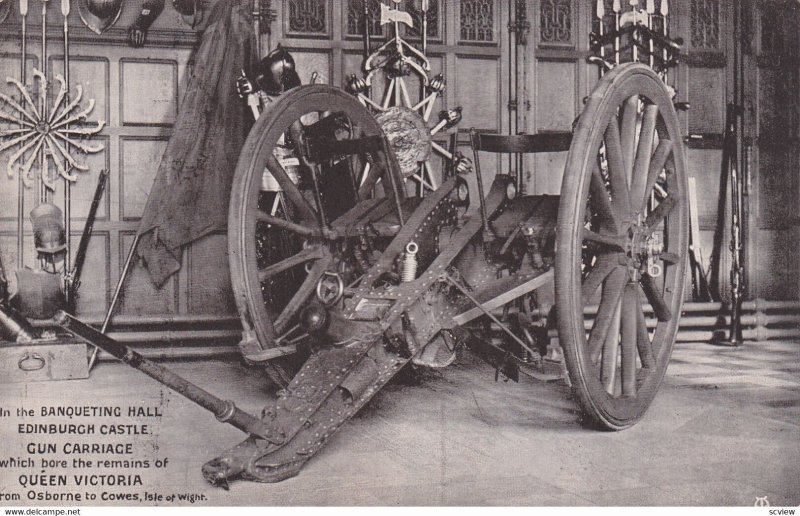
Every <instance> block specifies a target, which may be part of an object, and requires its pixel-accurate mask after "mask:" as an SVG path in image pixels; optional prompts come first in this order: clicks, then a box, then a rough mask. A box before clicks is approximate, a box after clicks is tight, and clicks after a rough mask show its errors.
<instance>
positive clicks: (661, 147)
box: [639, 140, 672, 211]
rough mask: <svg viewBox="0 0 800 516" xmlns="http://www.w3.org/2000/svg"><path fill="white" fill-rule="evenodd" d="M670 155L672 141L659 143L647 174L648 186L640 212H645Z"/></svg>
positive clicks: (646, 186)
mask: <svg viewBox="0 0 800 516" xmlns="http://www.w3.org/2000/svg"><path fill="white" fill-rule="evenodd" d="M670 154H672V140H661V141H660V142H658V147H656V151H655V153H654V154H653V158H652V159H651V160H650V170H649V171H648V172H647V184H646V185H645V188H644V193H643V194H642V197H643V198H642V204H641V206H640V207H639V210H640V211H644V209H645V207H646V206H647V201H648V200H649V199H650V193H651V192H652V191H653V188H655V186H656V181H658V178H659V177H660V176H661V172H662V171H663V170H664V166H665V165H666V163H667V159H668V158H669V156H670Z"/></svg>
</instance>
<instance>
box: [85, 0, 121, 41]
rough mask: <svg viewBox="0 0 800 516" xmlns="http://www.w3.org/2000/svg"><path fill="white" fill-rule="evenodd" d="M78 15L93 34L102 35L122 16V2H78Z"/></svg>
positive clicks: (93, 0)
mask: <svg viewBox="0 0 800 516" xmlns="http://www.w3.org/2000/svg"><path fill="white" fill-rule="evenodd" d="M78 14H80V16H81V20H83V23H84V24H86V26H87V27H89V28H90V29H91V30H92V31H93V32H95V33H97V34H102V33H104V32H105V31H107V30H108V29H109V28H111V26H112V25H114V24H115V23H116V22H117V20H118V19H119V16H120V14H122V0H78Z"/></svg>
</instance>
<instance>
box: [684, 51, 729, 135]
mask: <svg viewBox="0 0 800 516" xmlns="http://www.w3.org/2000/svg"><path fill="white" fill-rule="evenodd" d="M688 75H689V91H688V94H689V98H690V99H691V104H692V108H691V109H690V110H689V132H690V133H722V132H723V130H724V129H725V96H724V95H722V92H724V91H725V80H726V70H725V69H724V68H694V67H692V68H689V74H688Z"/></svg>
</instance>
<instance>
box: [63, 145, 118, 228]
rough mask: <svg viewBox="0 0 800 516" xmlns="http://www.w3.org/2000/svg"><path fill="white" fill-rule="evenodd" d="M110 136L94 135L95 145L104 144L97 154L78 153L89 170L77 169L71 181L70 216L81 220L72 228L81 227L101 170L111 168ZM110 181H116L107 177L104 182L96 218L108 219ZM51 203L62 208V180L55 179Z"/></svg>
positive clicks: (80, 159)
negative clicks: (76, 177) (107, 179)
mask: <svg viewBox="0 0 800 516" xmlns="http://www.w3.org/2000/svg"><path fill="white" fill-rule="evenodd" d="M110 141H111V140H110V138H109V137H107V136H103V137H99V138H98V137H94V138H93V139H92V143H93V144H95V145H101V144H102V145H104V146H105V149H104V150H103V151H101V152H98V153H97V154H89V155H80V156H79V159H78V160H79V162H81V163H84V164H85V165H86V166H87V167H89V170H87V171H86V172H83V171H77V172H75V173H76V174H77V175H78V180H77V181H76V182H74V183H72V187H71V188H70V193H71V196H72V218H73V219H74V220H76V221H81V223H80V224H78V225H77V226H73V228H74V229H82V228H83V221H84V220H85V219H86V217H87V216H88V214H89V208H90V207H91V204H92V198H93V197H94V191H95V190H96V189H97V180H98V178H99V177H100V171H101V170H110V169H111V168H110V167H111V149H110V148H109V146H110ZM111 181H116V178H113V179H112V178H109V181H108V182H107V183H106V190H105V192H104V193H103V197H102V199H100V206H98V208H97V220H98V221H99V220H108V211H109V210H108V207H109V203H110V199H111V196H110V195H109V193H108V192H109V190H110V188H111ZM53 203H55V204H56V205H57V206H59V207H60V208H61V209H63V208H64V182H63V181H56V189H55V194H54V195H53Z"/></svg>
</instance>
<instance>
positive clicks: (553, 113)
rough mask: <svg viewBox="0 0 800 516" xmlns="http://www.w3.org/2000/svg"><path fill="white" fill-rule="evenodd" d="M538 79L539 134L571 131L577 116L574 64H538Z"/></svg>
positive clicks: (537, 109)
mask: <svg viewBox="0 0 800 516" xmlns="http://www.w3.org/2000/svg"><path fill="white" fill-rule="evenodd" d="M536 79H537V80H536V97H535V98H536V101H535V108H536V132H542V131H569V130H571V128H572V122H573V121H574V120H575V116H576V113H575V80H576V79H575V64H574V63H572V62H564V61H539V62H538V63H537V65H536Z"/></svg>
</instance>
